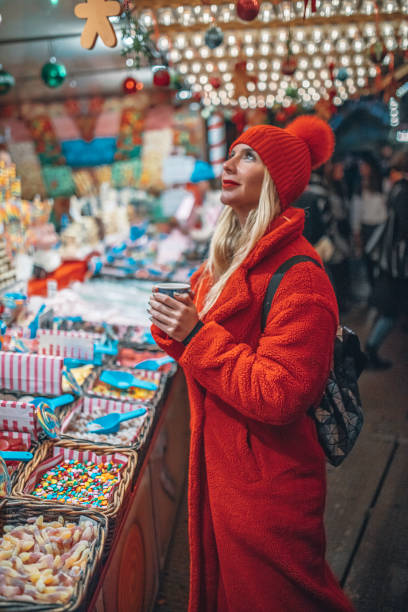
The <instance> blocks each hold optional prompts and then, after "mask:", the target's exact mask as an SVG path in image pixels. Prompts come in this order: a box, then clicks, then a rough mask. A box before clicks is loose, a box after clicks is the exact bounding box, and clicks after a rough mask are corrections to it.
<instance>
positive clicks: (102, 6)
mask: <svg viewBox="0 0 408 612" xmlns="http://www.w3.org/2000/svg"><path fill="white" fill-rule="evenodd" d="M121 10H122V7H121V5H120V2H119V1H118V0H87V2H81V4H77V5H76V6H75V9H74V13H75V16H76V17H78V18H79V19H86V23H85V27H84V29H83V32H82V35H81V45H82V47H84V48H85V49H93V47H94V46H95V43H96V39H97V37H98V35H99V36H100V37H101V40H102V42H103V44H104V45H106V46H107V47H116V45H117V39H116V34H115V30H114V29H113V26H112V24H111V22H110V21H109V19H108V17H114V16H117V15H120V13H121Z"/></svg>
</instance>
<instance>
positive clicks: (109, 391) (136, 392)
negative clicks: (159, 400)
mask: <svg viewBox="0 0 408 612" xmlns="http://www.w3.org/2000/svg"><path fill="white" fill-rule="evenodd" d="M118 371H120V372H128V373H129V374H132V375H134V374H135V373H136V371H135V370H128V369H122V368H121V369H120V370H118ZM137 378H138V379H141V380H144V381H151V382H153V383H154V384H156V385H157V386H158V387H159V383H160V379H161V374H160V373H159V372H149V371H147V370H137ZM91 379H92V377H90V379H89V380H90V382H89V387H88V393H89V394H91V395H95V396H97V397H106V398H112V399H118V400H121V401H133V402H146V401H149V400H153V398H155V396H156V395H157V394H158V393H160V388H159V389H158V390H156V391H154V390H149V389H141V388H140V387H129V388H127V389H118V388H117V387H113V386H112V385H110V384H107V383H105V382H102V381H101V380H100V379H99V377H96V378H95V380H94V381H92V380H91Z"/></svg>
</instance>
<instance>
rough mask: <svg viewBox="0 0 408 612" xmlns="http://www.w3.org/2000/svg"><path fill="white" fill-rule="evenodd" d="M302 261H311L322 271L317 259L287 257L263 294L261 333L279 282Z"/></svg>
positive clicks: (300, 256) (298, 256) (301, 256)
mask: <svg viewBox="0 0 408 612" xmlns="http://www.w3.org/2000/svg"><path fill="white" fill-rule="evenodd" d="M302 261H312V262H313V263H314V264H315V265H316V266H318V267H319V268H320V269H322V266H321V265H320V263H319V262H318V261H317V259H313V257H309V256H308V255H294V256H293V257H289V259H287V260H286V261H284V262H283V264H282V265H281V266H279V268H278V269H277V270H276V272H275V273H274V274H273V275H272V278H271V280H270V281H269V285H268V288H267V290H266V294H265V297H264V301H263V304H262V316H261V331H262V332H263V331H264V329H265V326H266V320H267V318H268V314H269V311H270V309H271V306H272V302H273V298H274V297H275V293H276V290H277V288H278V287H279V284H280V282H281V280H282V279H283V277H284V274H285V272H286V271H287V270H289V269H290V268H291V267H292V266H294V265H296V264H297V263H301V262H302Z"/></svg>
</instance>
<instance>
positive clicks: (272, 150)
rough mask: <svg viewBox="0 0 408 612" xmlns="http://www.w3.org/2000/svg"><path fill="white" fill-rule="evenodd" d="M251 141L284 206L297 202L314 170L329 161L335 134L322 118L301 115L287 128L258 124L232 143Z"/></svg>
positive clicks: (248, 143) (251, 145)
mask: <svg viewBox="0 0 408 612" xmlns="http://www.w3.org/2000/svg"><path fill="white" fill-rule="evenodd" d="M237 144H247V145H249V146H250V147H251V148H252V149H254V151H256V152H257V153H258V155H259V156H260V158H261V159H262V161H263V163H264V164H265V166H266V167H267V168H268V171H269V174H270V175H271V178H272V180H273V182H274V183H275V185H276V189H277V191H278V195H279V199H280V202H281V208H282V210H284V209H285V208H287V207H288V206H289V205H290V204H292V202H294V201H295V200H296V199H297V198H298V197H299V196H300V194H301V193H303V191H304V190H305V188H306V186H307V184H308V183H309V179H310V173H311V170H312V169H314V168H318V167H319V166H321V165H322V164H324V162H326V161H327V160H328V159H329V158H330V156H331V154H332V153H333V150H334V134H333V130H332V129H331V127H330V126H329V125H328V124H327V123H326V122H325V121H323V120H322V119H319V118H318V117H314V116H311V115H303V116H301V117H298V118H297V119H295V120H294V121H292V123H290V124H289V125H288V126H286V128H285V129H282V128H278V127H275V126H274V125H256V126H254V127H251V128H249V129H248V130H246V131H245V132H243V133H242V134H241V136H239V137H238V138H237V139H236V140H235V141H234V142H233V143H232V145H231V147H230V151H231V149H232V148H233V147H235V145H237Z"/></svg>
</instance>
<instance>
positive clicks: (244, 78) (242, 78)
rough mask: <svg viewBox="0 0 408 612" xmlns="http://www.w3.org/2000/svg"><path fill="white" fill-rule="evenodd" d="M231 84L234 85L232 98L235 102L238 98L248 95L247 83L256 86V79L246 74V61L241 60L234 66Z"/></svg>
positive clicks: (254, 76) (253, 75)
mask: <svg viewBox="0 0 408 612" xmlns="http://www.w3.org/2000/svg"><path fill="white" fill-rule="evenodd" d="M231 82H232V84H233V85H234V97H235V99H236V100H237V99H238V98H239V97H240V96H247V95H248V87H247V85H248V83H253V84H254V85H256V84H257V83H258V77H257V76H256V75H255V74H249V73H248V71H247V63H246V60H242V61H239V62H237V63H236V64H235V66H234V72H233V76H232V81H231Z"/></svg>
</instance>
